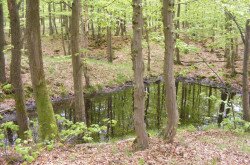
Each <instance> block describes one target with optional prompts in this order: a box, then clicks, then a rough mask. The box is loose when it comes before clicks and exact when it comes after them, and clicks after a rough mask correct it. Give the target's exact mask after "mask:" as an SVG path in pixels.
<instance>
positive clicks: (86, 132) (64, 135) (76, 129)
mask: <svg viewBox="0 0 250 165" xmlns="http://www.w3.org/2000/svg"><path fill="white" fill-rule="evenodd" d="M56 118H57V120H58V121H59V122H60V123H61V124H62V125H63V126H64V128H65V129H64V130H62V131H61V132H60V133H59V136H60V138H61V139H62V140H63V141H70V140H72V139H74V138H78V139H82V140H83V141H84V142H92V141H93V135H94V134H96V133H99V132H101V131H103V130H107V127H106V126H99V125H97V124H92V125H91V126H90V127H87V125H86V124H85V123H83V122H76V123H73V122H72V121H69V120H67V119H66V118H64V117H62V116H60V115H56Z"/></svg>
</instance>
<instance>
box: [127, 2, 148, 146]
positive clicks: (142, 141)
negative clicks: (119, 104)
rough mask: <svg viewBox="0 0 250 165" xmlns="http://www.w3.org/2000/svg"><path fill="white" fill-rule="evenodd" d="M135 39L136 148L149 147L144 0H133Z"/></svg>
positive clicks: (133, 45)
mask: <svg viewBox="0 0 250 165" xmlns="http://www.w3.org/2000/svg"><path fill="white" fill-rule="evenodd" d="M132 6H133V21H132V22H133V39H132V47H131V48H132V50H131V51H132V59H133V69H134V83H135V85H134V126H135V132H136V136H137V138H136V140H135V141H134V147H135V149H136V150H144V149H146V148H148V145H149V144H148V143H149V142H148V135H147V132H146V126H145V123H144V116H145V93H144V83H143V73H144V63H143V55H142V28H143V19H142V1H141V0H133V5H132Z"/></svg>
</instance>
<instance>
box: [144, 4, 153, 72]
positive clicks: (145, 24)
mask: <svg viewBox="0 0 250 165" xmlns="http://www.w3.org/2000/svg"><path fill="white" fill-rule="evenodd" d="M144 3H145V7H146V6H147V0H145V1H144ZM145 13H146V14H145V15H146V16H145V17H144V28H145V39H146V42H147V49H148V56H147V61H148V65H147V71H148V72H150V70H151V50H150V43H149V27H148V12H147V11H145Z"/></svg>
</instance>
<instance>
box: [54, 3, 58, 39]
mask: <svg viewBox="0 0 250 165" xmlns="http://www.w3.org/2000/svg"><path fill="white" fill-rule="evenodd" d="M53 12H54V13H55V12H56V6H55V2H53ZM53 24H54V27H55V31H56V34H58V31H57V26H56V16H55V14H53Z"/></svg>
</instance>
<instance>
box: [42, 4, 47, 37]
mask: <svg viewBox="0 0 250 165" xmlns="http://www.w3.org/2000/svg"><path fill="white" fill-rule="evenodd" d="M42 8H43V14H44V6H43V7H42ZM41 23H42V26H43V35H44V34H45V28H46V27H45V17H44V16H43V17H42V18H41Z"/></svg>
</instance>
